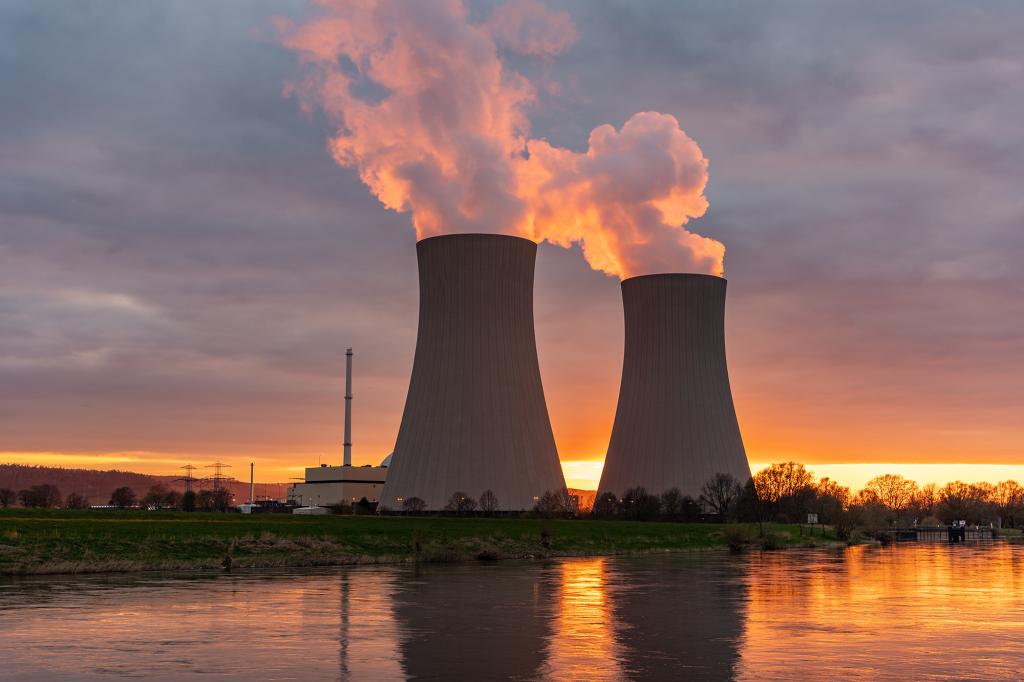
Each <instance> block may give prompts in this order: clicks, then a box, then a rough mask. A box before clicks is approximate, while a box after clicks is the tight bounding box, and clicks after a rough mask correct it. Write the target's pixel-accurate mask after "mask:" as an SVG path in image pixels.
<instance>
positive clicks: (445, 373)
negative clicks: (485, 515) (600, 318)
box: [381, 234, 565, 510]
mask: <svg viewBox="0 0 1024 682" xmlns="http://www.w3.org/2000/svg"><path fill="white" fill-rule="evenodd" d="M416 255H417V259H418V262H419V281H420V314H419V331H418V333H417V337H416V355H415V359H414V361H413V369H412V377H411V379H410V381H409V394H408V397H407V398H406V403H405V412H404V414H403V415H402V424H401V427H400V428H399V430H398V438H397V440H396V443H395V451H394V455H392V458H391V466H390V467H389V468H388V477H387V482H386V483H385V484H384V491H383V495H382V497H381V503H382V504H383V505H384V506H387V507H390V508H392V509H400V508H401V507H402V502H403V501H404V500H408V499H410V498H412V497H418V498H420V499H422V500H423V501H424V502H426V506H427V509H441V508H442V507H444V505H445V504H446V503H447V502H448V499H449V498H450V497H451V495H452V494H453V493H455V492H462V493H465V494H466V495H468V496H470V497H473V498H476V497H478V496H479V495H480V494H481V493H482V492H484V491H485V490H491V491H493V493H494V494H495V496H496V497H497V500H498V507H499V508H500V509H504V510H520V509H530V508H532V507H533V506H534V504H535V501H536V499H537V498H538V497H540V496H541V495H543V494H544V492H545V491H548V490H557V489H560V488H562V487H564V486H565V479H564V478H563V477H562V469H561V466H560V464H559V461H558V452H557V450H556V449H555V439H554V436H553V434H552V432H551V422H550V420H549V419H548V412H547V405H546V404H545V402H544V388H543V386H542V385H541V378H540V367H539V365H538V362H537V345H536V338H535V335H534V326H533V271H534V262H535V260H536V257H537V245H536V244H535V243H533V242H532V241H530V240H528V239H522V238H520V237H511V236H507V235H496V234H456V235H445V236H440V237H430V238H427V239H423V240H422V241H420V242H419V243H417V244H416Z"/></svg>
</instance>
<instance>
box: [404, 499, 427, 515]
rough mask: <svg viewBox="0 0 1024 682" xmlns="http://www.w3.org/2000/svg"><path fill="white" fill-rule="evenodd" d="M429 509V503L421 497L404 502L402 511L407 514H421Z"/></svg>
mask: <svg viewBox="0 0 1024 682" xmlns="http://www.w3.org/2000/svg"><path fill="white" fill-rule="evenodd" d="M426 508H427V503H426V502H424V501H423V500H422V499H420V498H419V497H409V498H407V499H404V500H402V511H404V512H405V513H407V514H419V513H420V512H422V511H423V510H424V509H426Z"/></svg>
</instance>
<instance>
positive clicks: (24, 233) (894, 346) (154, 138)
mask: <svg viewBox="0 0 1024 682" xmlns="http://www.w3.org/2000/svg"><path fill="white" fill-rule="evenodd" d="M495 4H496V3H493V2H486V3H483V2H481V3H471V5H470V16H471V17H478V16H479V17H486V16H487V15H488V14H489V13H490V11H491V10H492V9H493V6H494V5H495ZM548 4H549V5H550V7H551V8H552V9H553V10H554V11H559V12H561V11H565V12H568V14H569V16H570V17H571V21H572V24H573V26H574V31H575V39H574V40H573V41H572V42H571V44H568V45H567V46H565V48H564V49H563V50H562V51H561V53H560V54H558V55H554V56H546V57H544V58H531V57H530V56H529V55H521V54H509V55H507V56H506V59H507V63H508V64H509V66H510V68H514V69H516V70H518V71H520V72H521V73H523V74H524V75H525V76H526V77H527V78H529V79H531V80H532V81H534V82H537V83H542V84H543V85H544V87H543V88H542V89H540V90H539V96H538V97H537V98H536V101H534V102H533V103H531V104H530V105H529V111H528V113H529V122H530V129H531V137H533V138H536V139H544V140H547V141H548V142H549V143H550V144H551V145H554V146H556V147H559V148H564V149H567V150H573V151H575V152H579V153H582V152H584V151H586V150H587V145H588V137H589V135H590V133H591V131H592V130H593V129H594V128H596V127H598V126H601V125H603V124H610V125H612V126H613V127H614V128H615V129H620V128H621V127H622V126H623V125H624V124H625V123H626V122H627V121H628V120H629V119H630V117H631V116H633V115H634V114H635V113H637V112H645V111H655V112H662V113H666V114H671V115H672V116H674V117H675V118H676V119H677V120H678V122H679V125H680V126H681V127H682V129H684V130H685V132H686V134H687V135H688V136H689V137H690V138H692V139H693V140H694V141H696V143H697V144H699V146H700V150H701V151H702V153H703V155H704V157H706V159H707V160H708V179H707V186H706V189H705V190H704V194H705V196H706V198H707V202H708V207H707V210H706V212H705V213H704V214H703V215H701V216H700V217H696V218H694V219H693V220H691V221H690V222H689V223H688V224H687V226H686V227H687V229H691V230H693V231H695V232H697V233H699V234H701V235H704V236H706V237H709V238H712V239H714V240H717V241H719V242H721V243H723V244H724V245H725V248H726V251H725V259H724V268H725V276H726V277H727V279H728V281H729V285H728V286H729V294H728V296H729V300H728V307H727V322H726V324H727V347H728V359H729V370H730V376H731V380H732V388H733V394H734V399H735V403H736V408H737V413H738V416H739V420H740V425H741V430H742V433H743V437H744V441H745V444H746V448H747V452H748V457H749V459H750V461H751V464H752V467H753V468H754V469H755V470H756V469H757V468H759V467H760V466H763V465H764V464H767V463H770V462H776V461H788V460H795V461H800V462H805V463H807V464H808V465H809V467H810V468H811V469H812V470H814V471H815V473H817V474H819V475H831V476H834V477H835V478H837V479H839V480H840V481H841V482H845V483H847V484H850V485H854V486H858V485H860V484H862V483H863V481H865V480H867V479H868V478H870V477H871V476H872V475H874V474H875V473H906V474H908V475H912V476H913V477H915V478H917V480H919V481H921V482H926V481H936V482H940V483H941V482H944V481H945V480H949V479H951V478H961V479H964V480H978V479H986V478H987V479H989V480H996V479H1002V478H1007V477H1010V476H1014V477H1016V478H1019V479H1024V419H1022V416H1021V415H1022V411H1024V410H1022V408H1024V355H1022V352H1021V351H1022V348H1024V268H1022V267H1021V265H1020V264H1021V262H1024V193H1022V192H1021V190H1020V178H1021V177H1024V127H1022V126H1021V125H1020V121H1021V120H1024V89H1022V88H1021V87H1020V82H1021V81H1022V78H1024V43H1022V41H1020V40H1019V35H1018V30H1017V27H1019V26H1020V25H1022V22H1024V6H1021V5H1020V4H1019V3H1014V2H988V3H983V4H969V5H968V4H963V3H953V2H933V1H927V2H925V1H923V0H922V1H907V2H901V3H888V2H862V3H856V4H849V3H840V2H791V1H780V2H774V3H754V2H742V3H740V2H699V3H698V2H676V1H674V0H673V1H668V0H666V1H664V2H656V1H650V2H636V1H633V0H620V1H611V0H594V1H589V0H576V1H567V2H550V3H548ZM310 14H311V10H310V7H309V6H308V5H307V4H306V3H304V2H291V3H288V2H261V1H259V0H244V1H242V0H238V1H233V0H222V1H219V2H216V3H207V2H199V1H198V0H196V1H190V2H178V3H132V2H123V1H115V0H102V1H91V2H90V1H87V0H83V1H82V2H75V3H65V2H58V1H56V0H52V1H49V0H23V1H22V0H11V1H9V2H5V3H4V4H3V5H2V6H0V92H3V93H4V96H3V99H2V102H0V461H7V462H19V463H31V464H47V465H59V466H87V467H90V468H92V467H95V468H121V469H129V470H136V471H145V472H154V473H173V472H174V471H176V470H177V468H178V467H180V466H182V465H184V464H185V463H187V462H192V463H195V464H197V465H202V464H208V463H211V462H213V461H215V460H221V461H224V462H227V463H230V464H231V465H232V466H233V472H234V473H235V474H236V475H239V476H243V477H244V473H245V472H244V469H245V467H246V466H247V464H248V462H250V461H255V462H256V471H257V478H258V479H259V480H264V481H271V480H278V481H279V480H286V479H288V478H290V477H293V476H300V475H301V470H302V468H303V467H305V466H315V465H316V464H318V463H321V462H324V463H330V462H337V461H340V458H341V441H342V422H341V415H342V412H343V401H342V396H343V392H344V385H343V381H344V380H343V378H344V362H345V356H344V351H345V348H346V347H349V346H351V347H353V348H354V352H355V390H354V394H355V400H354V437H353V441H354V448H353V450H354V459H355V462H356V463H357V464H370V463H372V464H376V463H377V462H379V461H380V460H381V459H382V458H383V457H384V456H385V455H386V454H388V453H389V452H390V451H391V448H392V447H393V445H394V440H395V435H396V432H397V429H398V424H399V421H400V419H401V411H402V407H403V404H404V400H405V392H406V389H407V387H408V376H409V371H410V369H411V365H412V357H413V351H414V344H415V335H416V309H417V288H416V257H415V248H414V244H415V239H416V233H415V231H414V229H413V226H412V222H411V219H410V215H409V213H399V212H396V211H393V210H388V209H387V208H386V207H385V206H383V205H382V204H381V203H380V202H379V201H378V200H377V198H376V197H375V196H374V195H373V193H372V192H371V191H370V190H369V189H368V188H367V187H366V186H365V185H364V184H363V182H362V181H361V180H360V176H359V173H358V170H357V169H355V168H352V167H344V166H342V165H339V164H338V163H335V161H334V159H333V158H332V155H331V151H330V149H329V148H328V140H329V139H330V138H331V136H332V135H333V134H334V133H335V132H336V127H335V125H334V124H333V123H332V121H331V120H330V118H329V117H328V116H326V115H324V113H323V112H321V111H319V110H317V109H316V108H313V109H310V110H304V109H303V107H302V106H301V103H300V102H299V101H297V98H296V97H294V96H287V95H286V92H285V91H286V86H287V84H288V83H290V82H294V81H295V79H296V78H297V77H298V76H299V74H300V73H301V69H300V66H301V65H300V63H299V59H298V58H297V56H296V53H295V52H294V51H293V50H290V49H288V48H287V47H285V46H283V45H282V42H281V40H280V39H279V35H278V33H277V29H276V28H275V26H277V25H279V24H276V23H275V21H276V20H279V19H280V18H282V17H284V18H285V19H289V20H291V21H293V22H302V21H303V20H304V19H305V18H307V17H308V16H310ZM535 293H536V302H535V306H536V325H537V337H538V338H537V341H538V353H539V357H540V364H541V372H542V376H543V381H544V387H545V393H546V397H547V401H548V407H549V411H550V414H551V419H552V424H553V427H554V431H555V437H556V441H557V445H558V449H559V454H560V456H561V458H562V460H563V466H564V469H565V471H566V473H567V478H568V480H569V483H570V484H571V485H573V484H574V485H577V486H581V487H594V486H595V485H596V481H597V478H598V477H599V472H600V462H601V460H602V459H603V456H604V451H605V449H606V447H607V442H608V437H609V434H610V430H611V421H612V418H613V416H614V410H615V401H616V396H617V390H618V381H619V372H620V370H621V356H622V341H623V339H622V335H623V330H622V310H621V299H620V293H619V283H618V279H617V277H615V276H610V275H608V274H605V273H604V272H601V271H599V270H595V269H591V267H590V266H589V265H588V263H587V261H586V260H585V259H584V257H583V254H582V253H581V251H580V249H579V247H578V246H577V247H574V248H569V249H566V248H561V247H558V246H554V245H552V244H548V243H543V244H541V245H540V247H539V255H538V262H537V281H536V291H535Z"/></svg>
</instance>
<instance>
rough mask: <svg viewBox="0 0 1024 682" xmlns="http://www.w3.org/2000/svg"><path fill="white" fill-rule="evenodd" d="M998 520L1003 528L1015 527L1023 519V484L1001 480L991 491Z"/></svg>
mask: <svg viewBox="0 0 1024 682" xmlns="http://www.w3.org/2000/svg"><path fill="white" fill-rule="evenodd" d="M992 497H993V501H994V502H995V504H996V509H997V510H998V511H999V520H1000V522H1001V525H1002V526H1003V527H1005V528H1016V527H1017V526H1018V525H1019V524H1020V523H1021V522H1022V521H1024V486H1021V484H1020V483H1017V481H1003V482H1002V483H1000V484H998V485H996V487H995V490H994V491H993V496H992Z"/></svg>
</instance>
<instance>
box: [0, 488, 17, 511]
mask: <svg viewBox="0 0 1024 682" xmlns="http://www.w3.org/2000/svg"><path fill="white" fill-rule="evenodd" d="M17 501H18V493H16V492H14V491H13V490H11V489H10V488H0V507H3V508H4V509H7V508H8V507H10V506H11V505H12V504H14V503H15V502H17Z"/></svg>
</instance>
